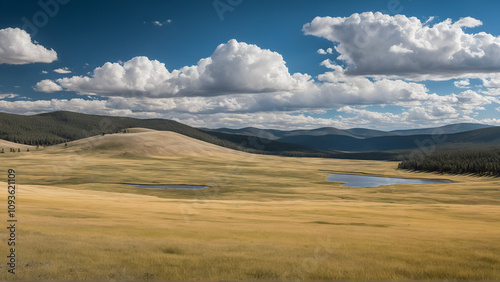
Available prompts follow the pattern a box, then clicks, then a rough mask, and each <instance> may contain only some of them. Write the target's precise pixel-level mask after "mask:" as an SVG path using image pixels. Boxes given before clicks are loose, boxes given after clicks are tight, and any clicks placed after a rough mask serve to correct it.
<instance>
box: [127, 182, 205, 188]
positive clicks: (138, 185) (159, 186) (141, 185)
mask: <svg viewBox="0 0 500 282" xmlns="http://www.w3.org/2000/svg"><path fill="white" fill-rule="evenodd" d="M122 184H125V185H129V186H135V187H139V188H145V189H205V188H208V187H209V186H199V185H148V184H128V183H122Z"/></svg>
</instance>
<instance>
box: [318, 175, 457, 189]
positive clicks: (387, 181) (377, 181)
mask: <svg viewBox="0 0 500 282" xmlns="http://www.w3.org/2000/svg"><path fill="white" fill-rule="evenodd" d="M326 180H327V181H333V182H342V183H344V184H342V185H341V186H349V187H379V186H382V185H391V184H445V183H450V181H448V180H441V179H410V178H393V177H378V176H366V175H356V174H330V175H329V176H328V177H327V178H326Z"/></svg>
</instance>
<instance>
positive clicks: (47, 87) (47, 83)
mask: <svg viewBox="0 0 500 282" xmlns="http://www.w3.org/2000/svg"><path fill="white" fill-rule="evenodd" d="M34 89H35V90H36V91H38V92H45V93H51V92H57V91H62V90H63V89H62V87H61V86H60V85H59V84H57V83H55V82H54V81H52V80H50V79H44V80H42V81H40V82H38V83H37V84H36V85H35V87H34Z"/></svg>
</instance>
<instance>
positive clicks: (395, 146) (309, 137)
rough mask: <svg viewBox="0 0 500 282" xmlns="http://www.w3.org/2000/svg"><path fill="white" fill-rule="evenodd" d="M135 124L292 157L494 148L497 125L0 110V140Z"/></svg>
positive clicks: (33, 139)
mask: <svg viewBox="0 0 500 282" xmlns="http://www.w3.org/2000/svg"><path fill="white" fill-rule="evenodd" d="M133 127H140V128H149V129H154V130H160V131H173V132H177V133H179V134H182V135H185V136H188V137H192V138H195V139H198V140H201V141H204V142H208V143H212V144H215V145H219V146H222V147H226V148H230V149H235V150H241V151H247V152H251V153H259V154H273V155H284V156H298V157H334V158H352V159H385V160H399V159H402V158H403V157H404V156H406V155H408V154H410V152H411V151H412V150H414V149H416V148H419V147H429V146H432V150H437V151H445V150H456V149H462V148H485V147H500V127H493V126H489V125H483V124H472V123H460V124H451V125H446V126H442V127H436V128H425V129H410V130H395V131H379V130H372V129H365V128H353V129H347V130H342V129H337V128H333V127H324V128H318V129H313V130H291V131H284V130H272V129H258V128H253V127H247V128H242V129H228V128H220V129H201V128H193V127H191V126H188V125H185V124H182V123H179V122H176V121H172V120H166V119H135V118H127V117H113V116H100V115H88V114H81V113H74V112H66V111H59V112H52V113H44V114H38V115H31V116H24V115H14V114H5V113H0V139H3V140H7V141H11V142H15V143H21V144H27V145H55V144H60V143H64V142H67V141H74V140H79V139H82V138H86V137H91V136H95V135H102V134H110V133H118V132H121V131H123V130H125V129H127V128H133Z"/></svg>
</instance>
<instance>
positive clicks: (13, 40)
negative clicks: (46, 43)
mask: <svg viewBox="0 0 500 282" xmlns="http://www.w3.org/2000/svg"><path fill="white" fill-rule="evenodd" d="M56 60H57V53H56V51H54V50H53V49H50V50H49V49H47V48H45V47H43V46H42V45H40V44H38V43H36V42H33V41H32V40H31V36H30V35H29V34H28V33H27V32H26V31H24V30H22V29H20V28H5V29H0V64H10V65H23V64H30V63H51V62H53V61H56Z"/></svg>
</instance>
